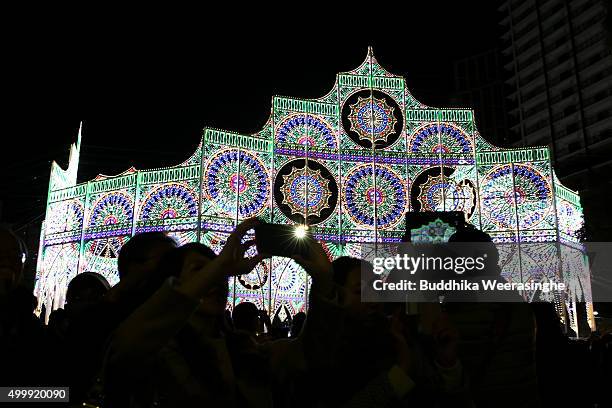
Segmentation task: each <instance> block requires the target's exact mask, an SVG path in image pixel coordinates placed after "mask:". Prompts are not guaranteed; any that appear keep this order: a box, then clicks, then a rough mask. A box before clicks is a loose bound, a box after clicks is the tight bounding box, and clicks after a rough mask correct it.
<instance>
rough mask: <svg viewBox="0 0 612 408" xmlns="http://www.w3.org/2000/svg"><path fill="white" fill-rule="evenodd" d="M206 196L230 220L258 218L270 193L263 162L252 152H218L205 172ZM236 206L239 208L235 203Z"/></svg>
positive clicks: (234, 150)
mask: <svg viewBox="0 0 612 408" xmlns="http://www.w3.org/2000/svg"><path fill="white" fill-rule="evenodd" d="M204 183H205V192H204V193H205V197H206V199H207V200H210V201H212V202H213V203H215V204H216V207H217V208H218V209H219V211H220V212H221V213H222V215H227V216H230V217H235V216H236V211H237V210H238V212H239V215H240V217H243V218H248V217H254V216H257V215H258V214H259V213H261V211H262V210H263V209H264V206H265V204H266V200H267V198H268V194H269V191H270V188H269V184H268V172H267V171H266V166H265V165H264V163H263V162H262V161H261V160H260V159H259V158H257V157H256V156H255V155H253V154H251V153H247V152H245V151H243V150H241V151H240V152H238V150H237V149H227V150H221V151H219V152H217V153H216V154H215V155H214V156H213V157H212V158H211V159H210V161H209V163H208V165H207V167H206V170H205V171H204ZM237 202H238V203H239V205H238V208H237V207H236V203H237Z"/></svg>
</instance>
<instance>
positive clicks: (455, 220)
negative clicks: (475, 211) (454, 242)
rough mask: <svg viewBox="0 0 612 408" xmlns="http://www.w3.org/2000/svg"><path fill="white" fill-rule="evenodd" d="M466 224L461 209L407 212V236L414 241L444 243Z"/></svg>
mask: <svg viewBox="0 0 612 408" xmlns="http://www.w3.org/2000/svg"><path fill="white" fill-rule="evenodd" d="M465 226H466V222H465V214H464V213H463V212H461V211H438V212H409V213H407V214H406V238H408V239H407V240H408V241H409V242H413V243H428V244H433V243H442V242H448V239H449V238H450V236H451V235H453V234H454V233H455V232H456V231H457V230H460V229H463V228H464V227H465Z"/></svg>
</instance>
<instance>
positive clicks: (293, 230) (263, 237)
mask: <svg viewBox="0 0 612 408" xmlns="http://www.w3.org/2000/svg"><path fill="white" fill-rule="evenodd" d="M312 239H313V238H312V235H311V234H310V233H309V231H308V229H307V228H306V227H304V226H303V225H284V224H260V225H258V226H257V227H255V244H256V245H257V252H259V253H260V254H269V255H273V256H284V257H291V256H292V255H302V256H306V255H308V249H309V243H310V242H309V241H310V240H312Z"/></svg>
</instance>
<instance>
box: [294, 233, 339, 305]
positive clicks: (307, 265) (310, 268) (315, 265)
mask: <svg viewBox="0 0 612 408" xmlns="http://www.w3.org/2000/svg"><path fill="white" fill-rule="evenodd" d="M306 243H307V245H308V255H299V254H296V255H292V256H291V258H292V259H293V260H294V261H295V262H297V263H298V264H299V265H300V266H301V267H302V268H304V270H306V273H308V274H309V275H310V276H311V277H312V282H313V290H319V291H321V293H322V294H323V295H324V296H326V297H330V296H332V294H333V291H334V290H333V289H334V284H333V279H332V278H333V269H332V264H331V262H330V261H329V258H328V257H327V254H326V253H325V250H324V249H323V247H322V246H321V244H320V243H318V242H317V241H315V240H314V239H308V240H306Z"/></svg>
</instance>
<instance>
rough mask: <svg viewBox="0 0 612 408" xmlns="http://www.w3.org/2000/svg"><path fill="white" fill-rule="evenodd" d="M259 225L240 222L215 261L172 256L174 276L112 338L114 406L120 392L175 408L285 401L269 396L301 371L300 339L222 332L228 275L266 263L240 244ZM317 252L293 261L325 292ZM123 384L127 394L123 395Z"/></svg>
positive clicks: (326, 273) (191, 253)
mask: <svg viewBox="0 0 612 408" xmlns="http://www.w3.org/2000/svg"><path fill="white" fill-rule="evenodd" d="M257 223H258V221H257V220H255V219H250V220H247V221H244V222H242V223H241V224H239V225H238V226H237V227H236V230H235V231H234V232H233V233H232V234H231V235H230V236H229V238H228V239H227V243H226V245H225V247H224V248H223V250H222V251H221V253H220V254H219V255H218V256H214V257H212V256H210V257H209V256H206V255H205V254H203V253H202V252H200V253H198V251H197V250H191V251H188V252H187V253H185V252H184V249H183V248H180V249H179V250H177V251H178V252H177V251H175V253H179V256H178V258H177V259H180V261H179V262H178V263H177V264H175V268H174V270H175V271H178V273H171V275H172V276H173V277H171V278H169V279H167V280H166V282H165V283H164V284H163V285H162V287H160V288H159V290H158V291H157V292H156V293H155V294H154V295H153V296H152V297H151V298H150V299H149V300H148V301H146V302H145V303H144V304H143V305H142V306H140V307H139V308H138V309H137V310H136V311H135V312H134V313H133V314H132V315H130V317H129V318H128V319H126V320H125V321H124V322H123V323H122V324H121V325H120V326H119V328H118V329H117V331H116V332H115V334H114V336H113V340H112V342H111V346H110V354H109V357H110V360H109V363H110V364H109V368H110V371H109V375H108V378H109V379H110V380H111V381H112V382H113V384H109V392H110V394H111V395H113V394H114V395H115V400H114V403H113V406H121V403H120V402H118V401H117V400H120V399H121V395H117V394H121V392H122V391H123V392H125V391H128V392H127V393H128V396H129V397H130V398H131V399H132V400H135V401H139V402H141V403H142V404H151V403H156V404H158V406H173V407H176V406H228V407H229V406H237V405H239V404H240V405H242V406H271V405H272V400H273V399H276V398H279V399H280V400H283V401H285V399H284V396H279V397H277V396H275V395H274V394H275V393H276V392H280V393H284V392H285V390H287V388H286V387H282V386H278V387H277V386H275V384H276V385H277V384H286V381H287V379H289V378H294V377H293V376H292V374H291V372H293V371H295V370H299V369H302V370H303V369H304V367H305V364H304V357H303V353H302V351H301V350H302V343H301V341H299V340H283V341H277V342H268V343H266V344H265V345H258V344H257V343H256V342H255V341H253V339H252V338H251V336H245V335H243V334H242V335H241V333H239V332H236V333H226V332H224V329H223V326H224V324H223V320H224V318H223V317H224V314H225V306H226V302H227V293H228V278H229V277H231V276H235V275H240V274H245V273H249V272H250V271H251V270H252V269H253V268H254V267H255V266H256V265H257V263H259V262H260V261H261V260H262V259H263V258H264V256H263V255H257V256H255V257H254V258H245V257H244V254H245V251H246V249H247V247H248V244H246V245H243V244H241V240H242V238H243V237H244V235H245V234H246V232H247V231H248V230H250V229H251V228H253V227H254V226H256V225H257ZM251 245H252V243H251ZM317 245H318V244H317ZM318 248H319V251H318V252H317V253H316V255H317V256H316V257H315V258H314V259H313V258H309V259H300V258H294V259H296V261H298V262H300V264H301V265H302V267H304V269H305V270H306V271H308V273H309V274H310V275H311V276H312V279H313V289H312V290H313V291H314V292H315V293H319V292H322V293H326V291H327V290H328V289H329V287H330V285H331V284H330V281H331V279H330V278H331V276H330V275H329V269H328V267H329V261H328V260H327V258H326V257H325V254H324V251H323V249H322V248H321V247H320V245H319V246H318ZM315 250H316V248H315ZM323 259H324V261H323V262H324V263H323V264H321V263H320V261H321V260H323ZM321 265H323V266H321ZM177 275H178V277H177ZM326 279H328V281H326ZM305 329H306V328H305ZM122 384H124V385H127V386H128V388H129V389H128V390H126V389H123V390H122V389H121V388H122V387H121V385H122ZM279 406H287V405H286V404H281V405H279Z"/></svg>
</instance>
